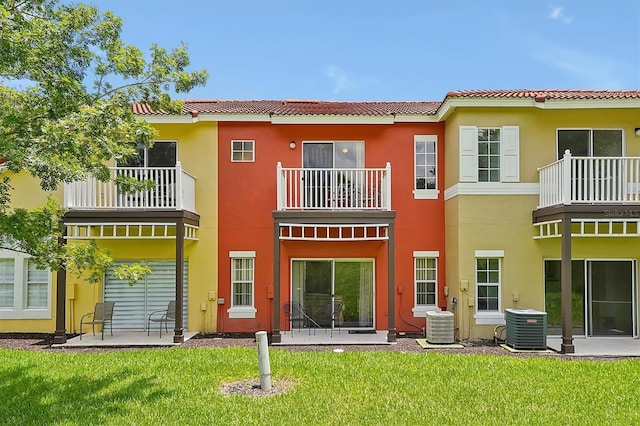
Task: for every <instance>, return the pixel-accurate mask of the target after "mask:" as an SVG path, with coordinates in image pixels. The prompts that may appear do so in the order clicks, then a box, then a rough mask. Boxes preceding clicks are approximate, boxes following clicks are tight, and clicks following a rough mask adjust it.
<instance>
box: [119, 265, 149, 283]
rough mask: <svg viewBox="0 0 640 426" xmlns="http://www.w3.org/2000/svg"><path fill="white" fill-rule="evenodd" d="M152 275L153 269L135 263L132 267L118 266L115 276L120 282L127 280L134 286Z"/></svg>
mask: <svg viewBox="0 0 640 426" xmlns="http://www.w3.org/2000/svg"><path fill="white" fill-rule="evenodd" d="M150 273H151V268H149V267H148V266H147V265H140V264H137V263H134V264H132V265H126V264H125V265H118V266H117V267H116V269H115V271H114V272H113V275H114V276H115V277H116V278H118V279H119V280H127V281H128V282H129V285H130V286H132V285H134V284H135V283H137V282H138V281H140V280H141V279H143V278H144V277H146V276H147V275H149V274H150Z"/></svg>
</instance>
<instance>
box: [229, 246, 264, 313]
mask: <svg viewBox="0 0 640 426" xmlns="http://www.w3.org/2000/svg"><path fill="white" fill-rule="evenodd" d="M255 257H256V252H255V251H231V252H229V258H230V259H231V307H230V308H229V309H228V310H227V312H228V313H229V318H255V314H256V311H257V310H256V309H255V307H254V284H255Z"/></svg>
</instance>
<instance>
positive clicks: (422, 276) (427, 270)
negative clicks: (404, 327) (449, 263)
mask: <svg viewBox="0 0 640 426" xmlns="http://www.w3.org/2000/svg"><path fill="white" fill-rule="evenodd" d="M439 254H440V253H439V252H437V251H414V252H413V300H414V307H413V314H414V316H416V317H418V316H419V317H423V316H425V314H426V312H427V311H434V310H438V257H439Z"/></svg>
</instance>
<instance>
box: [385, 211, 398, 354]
mask: <svg viewBox="0 0 640 426" xmlns="http://www.w3.org/2000/svg"><path fill="white" fill-rule="evenodd" d="M388 232H389V240H388V241H387V252H388V254H387V265H388V268H387V271H388V272H387V282H388V287H387V292H388V297H389V306H388V307H387V310H388V315H387V316H388V319H389V330H388V333H387V342H395V341H396V339H397V334H396V298H395V293H396V292H395V285H394V276H395V272H394V271H395V261H394V251H395V244H394V222H393V221H390V222H389V228H388Z"/></svg>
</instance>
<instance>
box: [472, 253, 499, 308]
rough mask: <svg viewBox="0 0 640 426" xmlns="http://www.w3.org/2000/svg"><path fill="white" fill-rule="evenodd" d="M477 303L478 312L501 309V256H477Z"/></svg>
mask: <svg viewBox="0 0 640 426" xmlns="http://www.w3.org/2000/svg"><path fill="white" fill-rule="evenodd" d="M476 295H477V296H476V305H477V310H478V312H499V311H500V258H499V257H477V258H476Z"/></svg>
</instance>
